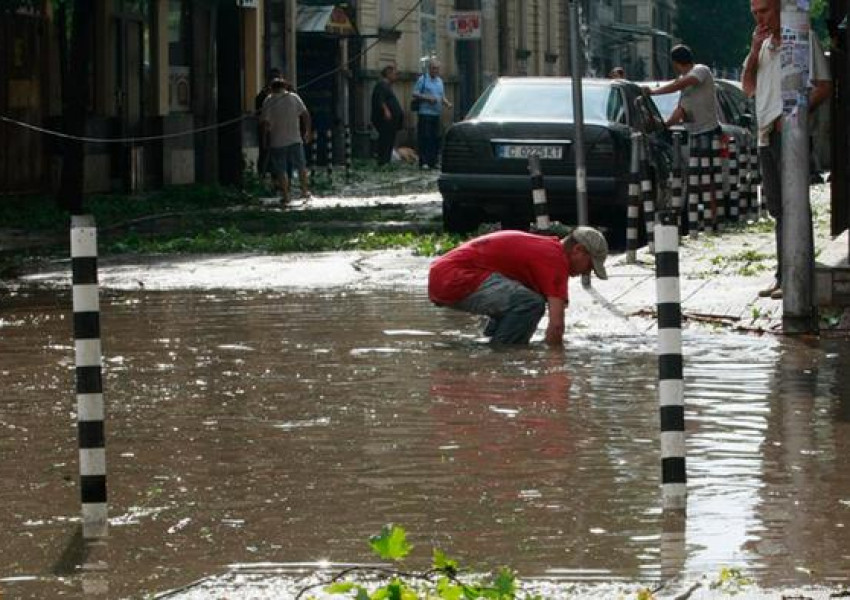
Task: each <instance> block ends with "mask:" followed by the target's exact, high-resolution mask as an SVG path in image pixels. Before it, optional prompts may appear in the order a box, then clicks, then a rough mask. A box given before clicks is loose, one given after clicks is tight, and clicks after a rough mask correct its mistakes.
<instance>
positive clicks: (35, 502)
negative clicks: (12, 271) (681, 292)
mask: <svg viewBox="0 0 850 600" xmlns="http://www.w3.org/2000/svg"><path fill="white" fill-rule="evenodd" d="M4 296H5V297H6V299H5V300H3V301H2V303H0V308H1V309H2V310H0V374H2V383H3V394H2V396H0V479H2V481H3V486H2V488H0V503H2V506H3V510H2V511H0V532H2V544H0V596H2V597H3V598H4V600H7V599H9V598H29V597H32V598H47V597H58V596H65V597H78V596H83V595H85V594H84V592H83V590H84V588H83V586H82V584H81V582H80V581H79V579H80V578H79V577H78V575H79V571H78V569H77V566H78V563H79V562H81V561H82V560H83V556H84V555H83V552H82V550H81V549H80V533H79V519H78V515H79V490H78V487H77V468H78V467H77V459H76V421H75V414H74V407H75V399H74V394H73V390H74V381H73V374H74V368H73V367H74V365H73V361H74V355H73V341H72V339H71V330H72V326H71V319H70V298H69V296H68V294H67V293H66V292H64V291H59V292H57V291H45V290H39V289H27V288H22V289H19V290H17V291H15V292H13V293H12V294H11V295H6V294H4ZM101 308H102V330H103V348H104V355H105V357H104V359H105V370H104V373H105V375H104V377H105V397H106V401H107V450H108V460H107V468H108V494H109V504H110V509H109V510H110V519H111V522H110V532H109V539H108V544H107V545H106V546H105V547H106V548H108V551H104V555H103V557H102V559H103V560H102V566H103V570H102V571H101V572H100V573H99V577H101V579H102V581H101V582H100V585H101V586H102V587H97V586H95V587H89V588H85V589H86V590H87V592H88V594H89V595H96V592H97V591H98V590H99V593H102V594H104V596H105V597H110V598H117V597H144V596H145V595H150V594H154V593H157V592H161V591H164V590H169V589H173V588H178V587H181V586H186V585H189V584H191V582H193V581H196V580H198V579H201V578H203V577H206V576H210V575H215V574H219V573H223V572H226V571H227V569H228V565H234V564H241V565H245V564H257V565H263V564H273V565H278V566H280V565H298V564H302V563H308V562H313V561H319V560H326V561H331V562H334V563H351V562H373V561H374V560H375V558H374V557H373V556H372V555H371V553H370V551H369V548H368V545H367V538H368V537H369V536H370V535H372V534H375V533H378V531H379V530H380V528H381V527H382V525H384V524H386V523H390V522H392V523H396V524H399V525H402V526H403V527H405V529H406V530H407V532H408V536H409V538H410V540H411V541H412V543H413V545H414V550H413V553H412V555H411V557H410V560H409V561H408V562H407V564H408V565H409V566H411V567H418V568H425V567H426V566H427V565H428V564H429V561H430V556H431V548H433V547H439V548H441V549H443V550H444V551H446V552H447V553H448V554H449V555H450V556H453V557H455V558H457V559H458V560H459V561H460V562H461V564H462V565H464V566H468V567H472V568H475V569H481V570H486V569H490V568H493V567H497V566H499V565H503V564H508V565H510V566H512V567H513V568H515V569H517V570H518V571H519V573H520V575H521V576H522V577H523V578H530V579H534V578H554V579H558V580H564V581H600V582H606V581H608V582H612V581H658V580H659V579H661V578H662V575H664V577H673V576H678V577H683V578H685V577H699V576H702V575H706V574H707V575H709V576H711V575H716V574H717V573H718V572H719V570H720V569H721V568H723V567H735V568H739V569H741V570H742V572H744V573H745V574H747V575H748V576H750V577H752V578H754V579H755V580H756V581H757V582H758V583H759V584H761V585H763V586H781V585H793V586H797V585H810V584H825V585H832V586H836V587H841V586H846V585H847V583H848V580H850V542H848V539H850V531H848V528H850V469H848V468H847V460H848V457H850V368H848V365H850V348H849V347H848V344H847V342H840V341H829V340H821V341H815V342H809V343H805V342H803V341H800V340H778V339H775V338H771V337H763V338H759V337H747V336H741V335H733V334H726V333H708V332H704V331H703V332H700V331H686V332H685V336H684V346H685V365H686V368H685V374H686V402H687V413H686V418H687V443H688V453H689V454H688V475H689V481H688V484H689V485H688V489H689V498H688V508H687V519H686V521H685V523H684V528H685V529H684V536H682V537H680V541H681V543H672V544H671V543H665V539H664V536H662V530H663V527H664V521H665V519H664V515H663V514H662V511H661V509H660V506H661V497H660V482H659V477H660V444H659V441H658V404H657V396H656V382H655V377H656V359H655V337H654V335H652V334H651V332H650V334H648V335H641V334H639V333H637V331H638V329H634V330H633V331H634V333H623V334H616V335H613V334H603V333H599V332H594V330H593V328H588V329H583V330H571V331H568V334H567V337H568V339H567V346H566V348H565V350H563V351H553V350H551V349H548V348H545V347H543V346H533V347H530V348H524V349H516V350H511V351H495V350H493V349H491V348H490V347H488V346H486V345H484V344H481V343H479V342H478V341H476V339H475V337H474V336H475V334H476V332H477V330H478V329H477V326H476V322H475V320H474V319H472V318H471V317H469V316H468V315H464V314H461V313H457V312H453V311H449V310H442V309H438V308H435V307H433V306H431V305H430V304H429V303H428V301H427V298H426V297H425V295H424V293H423V292H422V291H414V292H410V291H391V290H384V291H375V290H371V291H349V292H342V291H331V292H323V293H320V294H317V293H313V294H304V293H283V292H274V293H272V292H259V291H251V292H234V291H203V292H201V291H198V292H185V291H182V292H181V291H169V292H151V291H107V292H104V293H103V294H102V299H101ZM672 539H674V540H675V539H676V537H675V536H673V538H672ZM666 542H669V540H666ZM107 589H108V591H105V590H107ZM93 590H94V591H93ZM281 597H282V596H281Z"/></svg>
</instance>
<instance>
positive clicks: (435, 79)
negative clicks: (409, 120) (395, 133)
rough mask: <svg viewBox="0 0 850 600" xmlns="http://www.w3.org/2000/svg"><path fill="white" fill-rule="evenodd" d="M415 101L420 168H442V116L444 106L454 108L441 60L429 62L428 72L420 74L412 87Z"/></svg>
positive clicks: (434, 59) (433, 59)
mask: <svg viewBox="0 0 850 600" xmlns="http://www.w3.org/2000/svg"><path fill="white" fill-rule="evenodd" d="M413 102H414V104H415V105H416V106H417V114H418V117H419V118H418V120H417V124H416V127H417V136H418V141H419V167H420V168H424V169H428V168H431V169H436V168H439V162H438V157H439V155H440V119H441V117H442V115H443V108H449V109H450V108H452V103H451V102H449V101H448V100H447V99H446V92H445V86H444V85H443V79H442V78H441V77H440V61H438V60H437V59H436V58H432V59H431V60H430V61H428V71H427V72H426V73H423V74H422V75H420V76H419V79H418V80H417V81H416V85H414V86H413Z"/></svg>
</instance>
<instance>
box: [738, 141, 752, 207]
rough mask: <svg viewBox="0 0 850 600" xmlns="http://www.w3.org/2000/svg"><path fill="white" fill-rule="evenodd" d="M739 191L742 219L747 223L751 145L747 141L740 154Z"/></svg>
mask: <svg viewBox="0 0 850 600" xmlns="http://www.w3.org/2000/svg"><path fill="white" fill-rule="evenodd" d="M738 189H739V190H740V192H741V202H740V210H739V213H740V219H741V220H742V221H744V222H746V221H747V219H748V218H749V212H750V143H749V141H748V140H747V139H745V140H744V143H743V144H742V145H741V148H740V149H739V152H738Z"/></svg>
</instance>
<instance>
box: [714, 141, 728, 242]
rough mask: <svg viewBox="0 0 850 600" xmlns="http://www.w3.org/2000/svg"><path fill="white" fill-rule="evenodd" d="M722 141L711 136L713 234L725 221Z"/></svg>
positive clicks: (721, 229)
mask: <svg viewBox="0 0 850 600" xmlns="http://www.w3.org/2000/svg"><path fill="white" fill-rule="evenodd" d="M721 150H722V141H721V139H720V134H719V133H716V134H714V135H713V136H711V173H712V181H713V183H714V196H713V198H712V213H713V219H712V220H713V222H714V233H719V232H721V231H723V222H724V221H725V220H726V195H725V193H724V190H723V157H722V156H721Z"/></svg>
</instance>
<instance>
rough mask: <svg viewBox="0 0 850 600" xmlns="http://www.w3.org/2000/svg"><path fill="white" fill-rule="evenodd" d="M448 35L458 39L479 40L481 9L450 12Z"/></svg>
mask: <svg viewBox="0 0 850 600" xmlns="http://www.w3.org/2000/svg"><path fill="white" fill-rule="evenodd" d="M449 36H451V37H453V38H455V39H459V40H480V39H481V11H469V12H461V13H452V14H450V15H449Z"/></svg>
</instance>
